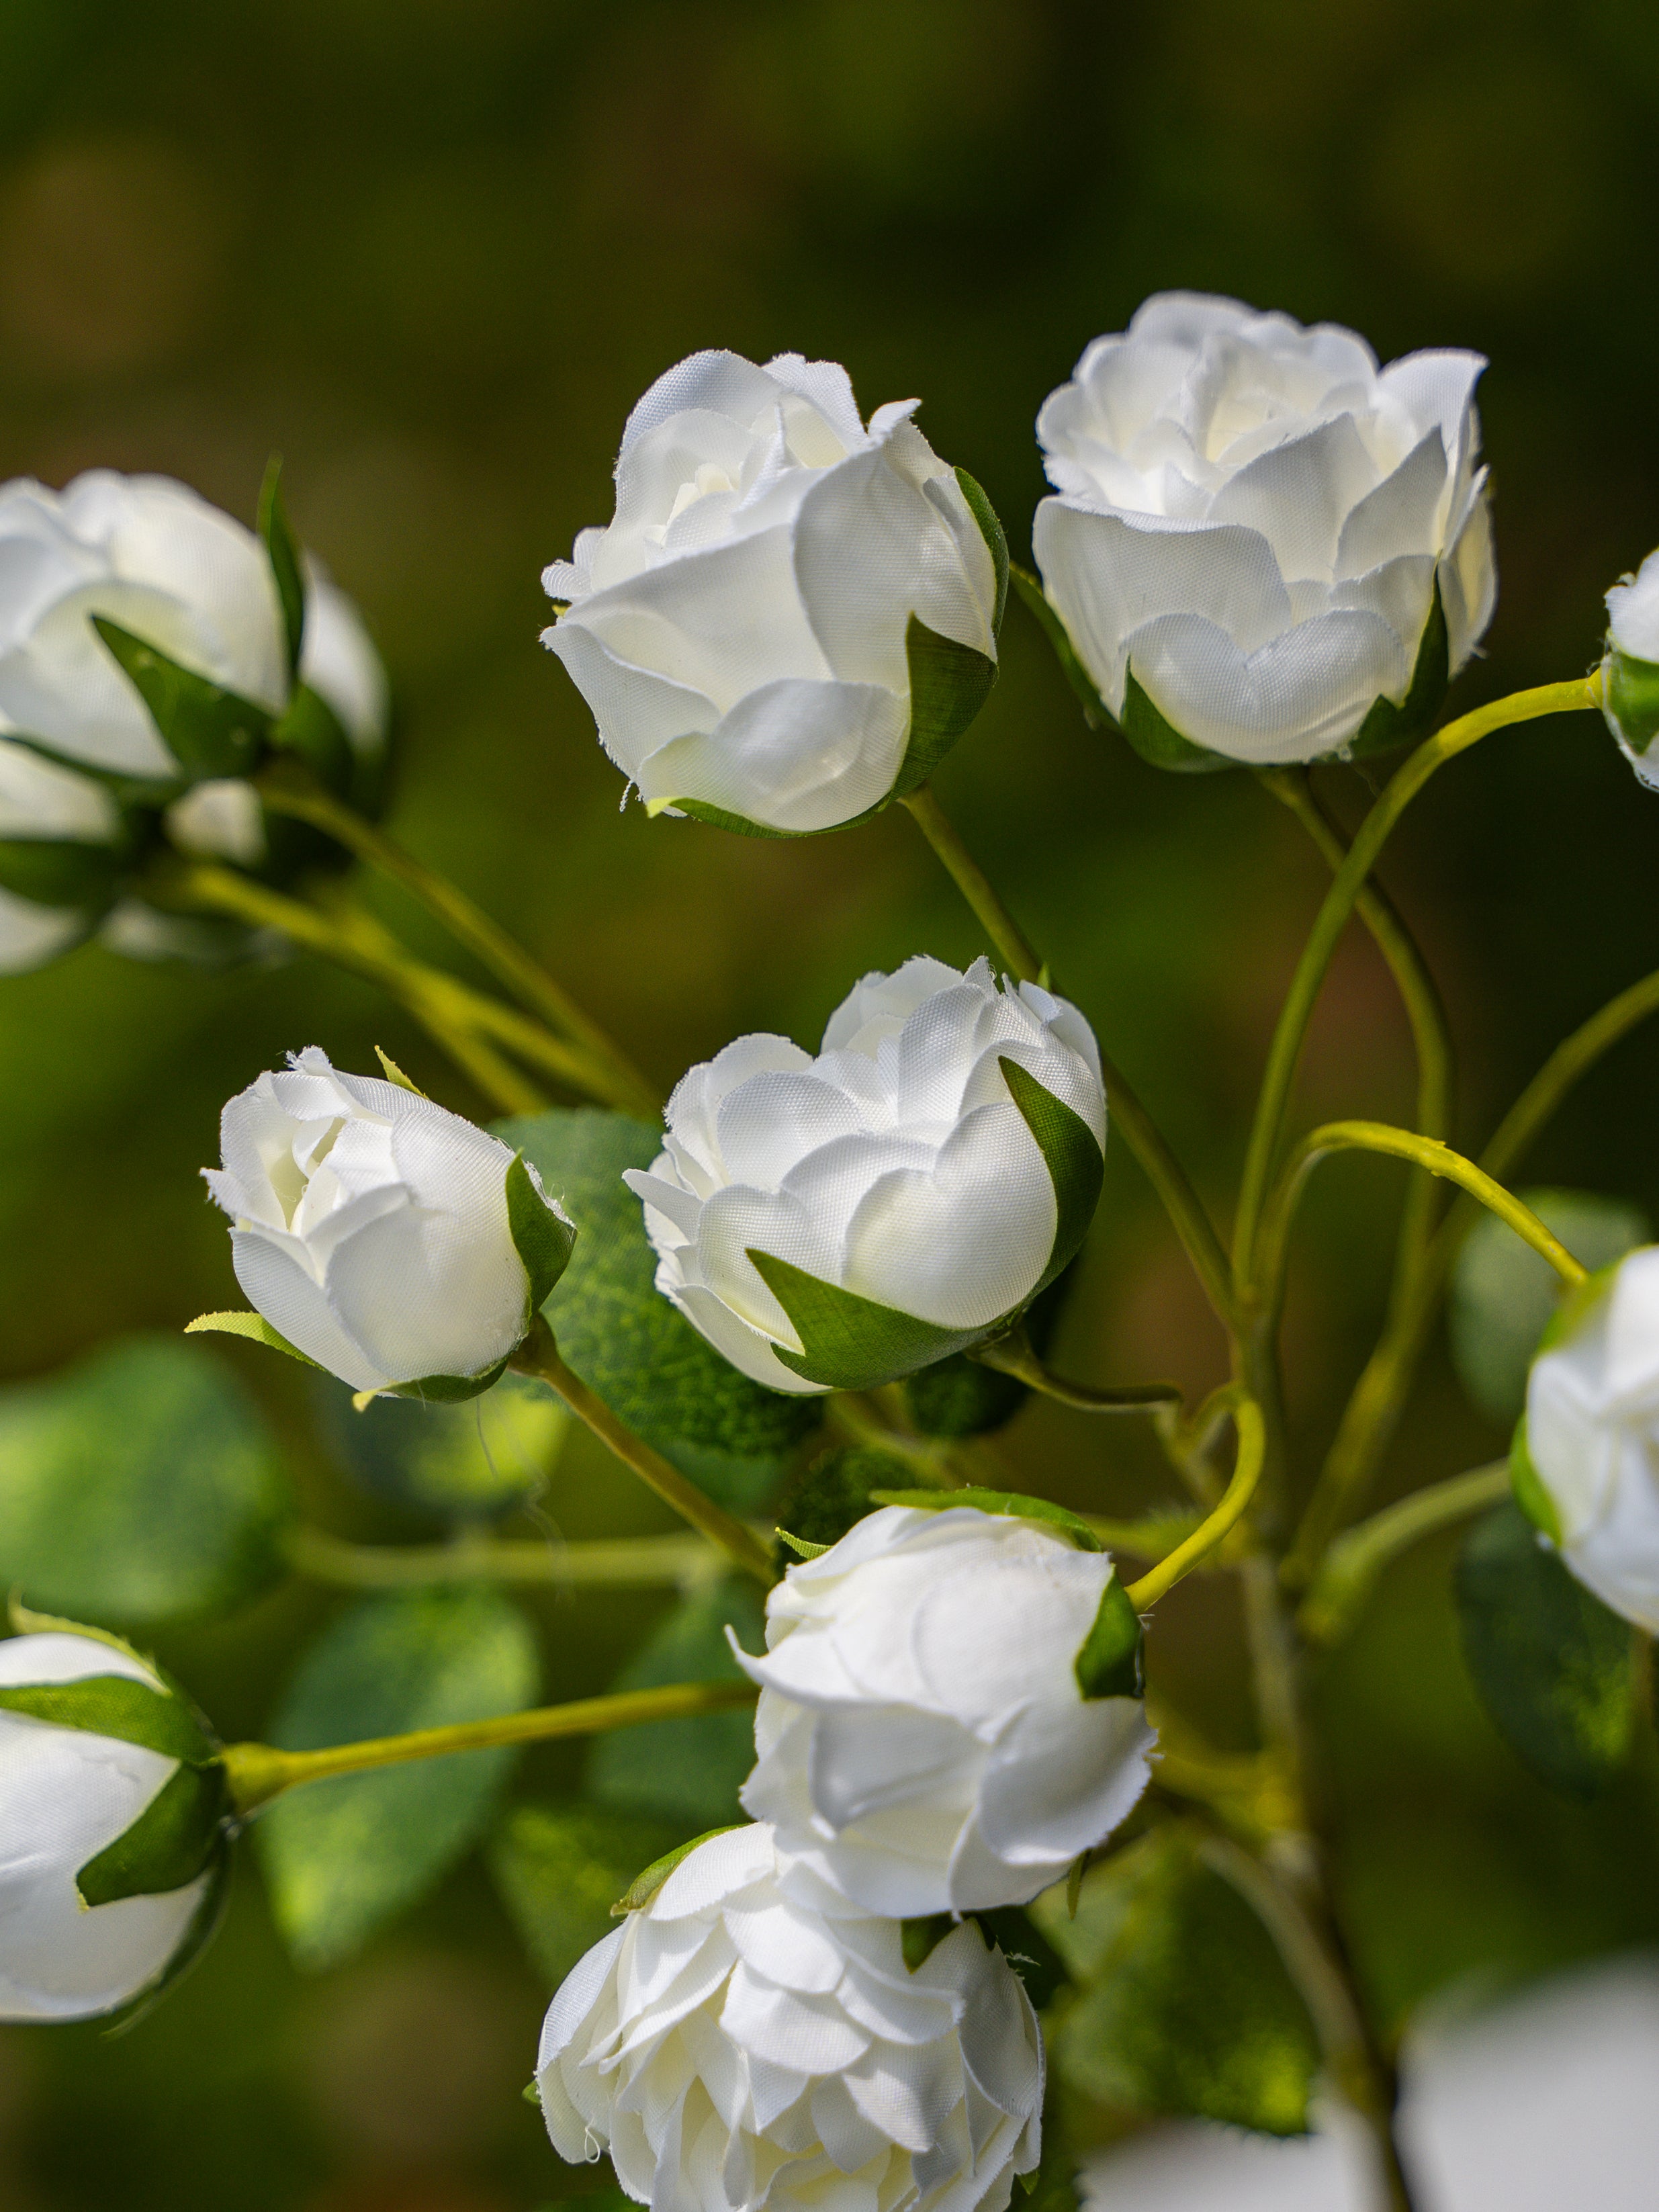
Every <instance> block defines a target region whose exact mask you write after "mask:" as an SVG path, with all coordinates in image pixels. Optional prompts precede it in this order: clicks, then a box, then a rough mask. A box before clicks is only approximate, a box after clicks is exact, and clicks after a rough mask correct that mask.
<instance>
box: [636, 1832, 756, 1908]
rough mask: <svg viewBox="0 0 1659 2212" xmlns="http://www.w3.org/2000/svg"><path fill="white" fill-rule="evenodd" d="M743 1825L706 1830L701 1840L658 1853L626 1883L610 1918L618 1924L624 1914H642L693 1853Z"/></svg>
mask: <svg viewBox="0 0 1659 2212" xmlns="http://www.w3.org/2000/svg"><path fill="white" fill-rule="evenodd" d="M743 1825H744V1824H743V1823H742V1822H741V1821H733V1822H732V1823H730V1824H729V1825H728V1826H725V1827H721V1828H705V1829H704V1830H703V1832H702V1834H701V1835H700V1836H691V1837H690V1838H687V1840H686V1841H685V1842H684V1843H683V1844H674V1845H673V1846H672V1847H671V1849H670V1850H665V1851H663V1852H661V1853H660V1854H659V1856H658V1857H656V1858H654V1859H653V1860H652V1862H651V1863H650V1865H649V1866H647V1868H646V1869H644V1871H643V1872H642V1873H640V1874H636V1875H635V1877H634V1879H633V1881H630V1882H629V1885H628V1887H627V1888H626V1889H624V1890H623V1893H622V1895H621V1896H620V1897H619V1898H618V1899H617V1901H616V1903H615V1904H614V1905H612V1906H611V1918H612V1919H613V1920H620V1919H621V1918H622V1917H623V1914H624V1913H629V1912H642V1911H644V1909H645V1907H646V1906H647V1905H649V1904H650V1902H651V1900H652V1899H653V1897H654V1896H655V1895H656V1893H657V1892H658V1891H659V1889H660V1888H661V1887H662V1886H663V1884H664V1882H665V1881H667V1879H668V1877H669V1875H671V1874H672V1873H673V1871H674V1869H675V1868H676V1867H677V1866H679V1865H680V1864H681V1863H683V1862H684V1860H686V1859H689V1858H690V1856H691V1854H692V1852H693V1851H695V1850H698V1849H700V1848H701V1846H702V1844H709V1843H713V1841H714V1838H715V1837H716V1836H730V1835H733V1834H735V1833H736V1832H737V1830H738V1828H739V1827H741V1826H743Z"/></svg>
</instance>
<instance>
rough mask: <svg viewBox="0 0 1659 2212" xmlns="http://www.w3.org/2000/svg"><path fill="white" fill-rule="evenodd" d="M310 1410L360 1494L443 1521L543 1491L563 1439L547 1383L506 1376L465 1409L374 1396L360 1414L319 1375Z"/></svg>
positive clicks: (564, 1428) (563, 1426) (344, 1390)
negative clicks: (314, 1410)
mask: <svg viewBox="0 0 1659 2212" xmlns="http://www.w3.org/2000/svg"><path fill="white" fill-rule="evenodd" d="M313 1402H314V1403H315V1405H316V1407H317V1413H318V1419H319V1425H320V1426H321V1428H322V1431H323V1433H324V1436H325V1438H326V1439H327V1442H328V1443H329V1444H330V1445H331V1448H332V1449H333V1450H334V1452H335V1454H336V1455H337V1457H338V1458H339V1459H340V1461H341V1462H343V1465H344V1467H345V1468H346V1471H347V1473H348V1474H350V1475H352V1476H353V1477H354V1478H355V1480H356V1481H358V1482H359V1483H361V1484H362V1486H363V1488H364V1489H365V1490H368V1491H369V1492H373V1493H374V1495H375V1496H376V1497H379V1498H391V1499H392V1500H394V1501H395V1502H396V1503H397V1504H401V1505H410V1506H413V1507H414V1508H415V1509H416V1511H417V1512H422V1513H433V1514H436V1515H437V1516H439V1517H440V1518H441V1519H443V1520H448V1521H477V1520H488V1519H490V1518H492V1517H494V1516H496V1515H499V1514H503V1513H509V1512H511V1511H513V1510H514V1508H516V1507H518V1506H520V1505H523V1504H526V1502H527V1501H528V1500H529V1499H531V1498H534V1497H535V1496H536V1495H537V1493H538V1492H539V1491H541V1490H542V1489H544V1487H545V1486H546V1482H547V1478H548V1476H549V1474H550V1472H551V1471H552V1468H553V1464H554V1462H555V1460H556V1457H557V1455H558V1452H559V1448H560V1446H561V1444H562V1443H563V1441H564V1438H565V1437H566V1436H567V1435H568V1431H569V1426H570V1415H569V1414H568V1412H567V1410H566V1408H565V1405H564V1401H562V1399H560V1398H558V1397H556V1396H555V1395H554V1393H553V1392H552V1391H551V1390H550V1389H547V1387H546V1385H545V1384H544V1383H536V1382H532V1381H531V1380H530V1379H529V1378H528V1377H527V1376H520V1375H503V1376H502V1377H501V1381H500V1382H499V1383H496V1384H495V1387H494V1389H489V1390H487V1391H485V1392H484V1394H483V1396H482V1397H478V1398H474V1399H471V1401H469V1402H468V1403H467V1404H465V1406H434V1405H424V1406H423V1405H421V1404H419V1403H417V1402H416V1401H415V1400H413V1399H410V1398H392V1397H386V1398H376V1399H375V1400H374V1401H373V1403H372V1404H370V1405H368V1406H365V1407H363V1409H362V1413H358V1412H356V1410H355V1408H354V1407H353V1405H352V1394H351V1390H350V1387H349V1384H346V1383H338V1382H337V1381H336V1380H335V1378H334V1377H333V1376H331V1375H330V1376H325V1375H323V1374H321V1373H319V1374H318V1375H317V1376H316V1377H315V1379H314V1383H313Z"/></svg>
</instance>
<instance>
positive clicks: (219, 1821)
mask: <svg viewBox="0 0 1659 2212" xmlns="http://www.w3.org/2000/svg"><path fill="white" fill-rule="evenodd" d="M229 1811H230V1792H229V1790H228V1787H227V1785H226V1782H225V1771H224V1769H223V1767H222V1766H212V1767H209V1768H207V1769H206V1770H202V1769H200V1768H197V1767H193V1766H180V1767H179V1768H178V1770H177V1771H175V1772H174V1773H173V1774H172V1775H171V1776H170V1777H169V1778H168V1779H167V1781H166V1782H164V1783H163V1784H162V1785H161V1789H160V1790H157V1792H156V1793H155V1796H154V1797H152V1798H151V1800H150V1802H149V1804H148V1805H147V1806H146V1807H145V1808H144V1809H143V1812H142V1813H141V1814H139V1815H138V1818H137V1820H135V1821H134V1822H133V1824H132V1826H131V1827H130V1828H128V1829H127V1830H126V1831H125V1833H123V1834H121V1835H119V1836H118V1837H117V1838H115V1841H114V1842H113V1843H112V1844H108V1845H106V1848H105V1849H104V1850H101V1851H100V1852H99V1853H98V1854H97V1856H96V1857H94V1858H90V1859H88V1861H87V1863H86V1864H85V1865H84V1866H83V1867H82V1869H81V1870H80V1872H79V1873H78V1874H77V1875H76V1877H75V1886H76V1889H77V1890H78V1891H79V1892H80V1895H81V1901H82V1904H83V1905H113V1904H114V1903H116V1901H117V1900H118V1899H120V1898H123V1897H152V1896H162V1895H165V1894H166V1893H167V1891H168V1890H172V1889H182V1888H184V1887H185V1884H186V1882H191V1881H195V1879H196V1877H197V1875H199V1874H201V1873H203V1872H204V1871H205V1869H206V1868H207V1866H208V1864H209V1863H210V1861H211V1860H212V1858H213V1857H214V1856H215V1854H216V1852H217V1851H218V1850H219V1848H220V1845H221V1842H222V1838H223V1834H224V1826H225V1820H226V1817H227V1815H228V1813H229Z"/></svg>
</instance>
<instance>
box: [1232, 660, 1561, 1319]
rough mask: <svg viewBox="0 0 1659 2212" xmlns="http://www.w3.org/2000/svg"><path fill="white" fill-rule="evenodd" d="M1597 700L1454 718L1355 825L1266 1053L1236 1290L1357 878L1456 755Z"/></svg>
mask: <svg viewBox="0 0 1659 2212" xmlns="http://www.w3.org/2000/svg"><path fill="white" fill-rule="evenodd" d="M1600 704H1601V671H1600V670H1599V669H1598V670H1597V671H1595V673H1594V674H1593V675H1590V676H1587V677H1577V678H1574V679H1573V680H1572V681H1571V683H1567V684H1541V685H1540V686H1539V687H1538V688H1537V689H1536V690H1531V691H1516V692H1512V693H1511V694H1510V696H1509V697H1508V698H1507V699H1495V700H1493V701H1492V703H1491V705H1490V706H1486V707H1477V708H1475V710H1474V713H1473V714H1464V715H1462V716H1461V717H1460V718H1459V719H1458V720H1456V721H1455V722H1449V723H1448V724H1447V726H1446V727H1445V728H1444V729H1443V730H1440V731H1437V732H1436V734H1435V735H1434V736H1433V737H1431V738H1425V740H1424V742H1423V743H1422V744H1420V745H1419V746H1418V748H1417V750H1415V751H1414V752H1413V753H1412V754H1411V755H1410V756H1409V757H1407V760H1406V761H1405V763H1404V764H1403V765H1402V766H1401V768H1399V769H1396V770H1395V774H1394V775H1393V776H1392V778H1391V779H1390V780H1389V783H1388V784H1387V786H1386V787H1384V789H1383V795H1382V797H1381V798H1380V799H1378V800H1377V802H1376V805H1375V806H1373V807H1372V809H1371V811H1370V813H1369V814H1368V815H1367V816H1366V817H1365V819H1364V822H1362V823H1360V825H1359V829H1358V832H1357V834H1356V836H1355V837H1354V841H1353V843H1352V846H1351V847H1350V848H1349V850H1348V854H1347V857H1346V860H1344V861H1343V862H1342V865H1341V866H1340V868H1339V869H1338V870H1337V872H1336V879H1335V881H1334V883H1333V884H1332V885H1331V887H1330V889H1329V890H1328V892H1327V893H1326V895H1325V900H1324V903H1323V905H1322V906H1321V908H1320V909H1319V912H1318V914H1317V915H1316V917H1315V920H1314V925H1313V927H1312V929H1311V930H1310V932H1309V935H1308V941H1307V943H1306V945H1304V947H1303V951H1302V957H1301V959H1300V960H1299V961H1298V962H1297V969H1296V973H1295V975H1293V976H1292V978H1291V987H1290V990H1289V992H1288V993H1287V994H1286V995H1285V1004H1284V1006H1283V1007H1282V1008H1281V1010H1280V1012H1279V1024H1278V1026H1277V1028H1276V1029H1275V1030H1274V1032H1273V1043H1272V1046H1271V1048H1269V1051H1268V1054H1267V1070H1266V1073H1264V1075H1263V1078H1262V1084H1261V1096H1260V1097H1259V1098H1258V1100H1257V1102H1256V1109H1255V1120H1254V1121H1253V1123H1252V1125H1251V1129H1250V1140H1249V1151H1248V1152H1247V1154H1246V1157H1245V1162H1244V1175H1243V1185H1242V1188H1241V1190H1240V1194H1239V1203H1238V1214H1237V1220H1236V1222H1235V1225H1234V1230H1233V1272H1234V1281H1235V1284H1236V1285H1237V1287H1239V1288H1240V1289H1241V1290H1242V1289H1243V1288H1244V1287H1245V1286H1247V1285H1249V1284H1250V1283H1251V1282H1252V1281H1254V1280H1255V1279H1258V1277H1259V1275H1260V1273H1261V1270H1260V1269H1259V1268H1258V1267H1257V1266H1256V1264H1255V1257H1256V1240H1257V1236H1258V1232H1259V1231H1260V1229H1261V1216H1262V1211H1263V1208H1264V1207H1265V1206H1266V1204H1267V1191H1268V1186H1269V1183H1270V1182H1271V1180H1272V1176H1273V1165H1274V1162H1275V1160H1276V1158H1277V1157H1278V1152H1279V1138H1280V1133H1281V1131H1282V1129H1283V1127H1284V1123H1285V1109H1286V1108H1287V1106H1288V1104H1289V1103H1290V1095H1291V1084H1292V1083H1293V1082H1294V1080H1295V1078H1296V1070H1297V1063H1298V1061H1299V1060H1301V1057H1302V1047H1303V1044H1304V1041H1305V1039H1306V1037H1307V1034H1308V1024H1309V1022H1310V1019H1311V1018H1312V1015H1313V1010H1314V1003H1315V1001H1316V999H1317V998H1318V996H1319V989H1320V986H1321V984H1322V982H1323V981H1324V980H1325V973H1326V970H1327V969H1328V967H1329V966H1330V963H1331V955H1332V954H1333V953H1334V951H1335V950H1336V943H1337V939H1339V938H1340V935H1341V934H1342V931H1343V928H1344V926H1345V925H1346V922H1347V920H1348V917H1349V915H1351V914H1352V912H1353V910H1354V907H1355V904H1356V902H1358V897H1359V893H1360V891H1361V890H1362V888H1363V887H1364V882H1365V878H1366V877H1367V876H1368V875H1369V874H1370V872H1371V868H1372V866H1374V864H1375V862H1376V856H1377V854H1379V853H1380V852H1381V851H1382V849H1383V845H1384V843H1385V842H1387V840H1388V836H1389V832H1390V831H1391V830H1392V829H1393V828H1394V826H1395V823H1397V822H1398V821H1399V819H1400V817H1401V815H1402V814H1403V813H1404V812H1405V811H1406V809H1407V806H1409V805H1410V804H1411V802H1412V800H1413V799H1415V798H1416V796H1417V794H1418V793H1419V791H1420V790H1421V789H1422V788H1423V786H1424V785H1425V783H1426V782H1427V781H1428V780H1429V778H1430V777H1431V775H1433V774H1434V773H1435V771H1436V769H1439V768H1442V767H1443V766H1444V765H1445V763H1447V762H1448V761H1449V760H1455V758H1456V757H1457V755H1458V754H1459V753H1462V752H1467V751H1468V749H1469V747H1470V746H1471V745H1474V744H1479V743H1480V739H1481V738H1484V737H1487V736H1490V735H1491V733H1492V732H1493V731H1494V730H1502V729H1506V728H1508V727H1510V726H1511V725H1513V724H1515V723H1517V722H1528V721H1535V720H1538V718H1539V717H1540V716H1541V715H1544V714H1571V713H1574V712H1576V711H1577V710H1578V709H1580V708H1587V707H1597V706H1599V705H1600Z"/></svg>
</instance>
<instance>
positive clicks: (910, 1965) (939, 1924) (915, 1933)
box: [899, 1912, 959, 1974]
mask: <svg viewBox="0 0 1659 2212" xmlns="http://www.w3.org/2000/svg"><path fill="white" fill-rule="evenodd" d="M958 1924H959V1923H957V1917H956V1915H955V1914H954V1913H951V1912H929V1913H927V1914H925V1915H923V1916H922V1917H920V1918H917V1919H914V1920H901V1921H900V1923H899V1949H900V1950H901V1951H902V1953H903V1954H904V1965H905V1970H906V1972H909V1973H912V1974H914V1973H915V1971H916V1969H917V1967H918V1966H926V1964H927V1961H928V1960H929V1959H930V1958H931V1957H932V1956H933V1953H934V1952H935V1951H937V1950H938V1948H939V1945H940V1944H941V1943H942V1942H944V1941H945V1937H946V1936H948V1935H950V1934H951V1930H952V1929H955V1928H956V1927H957V1925H958Z"/></svg>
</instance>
